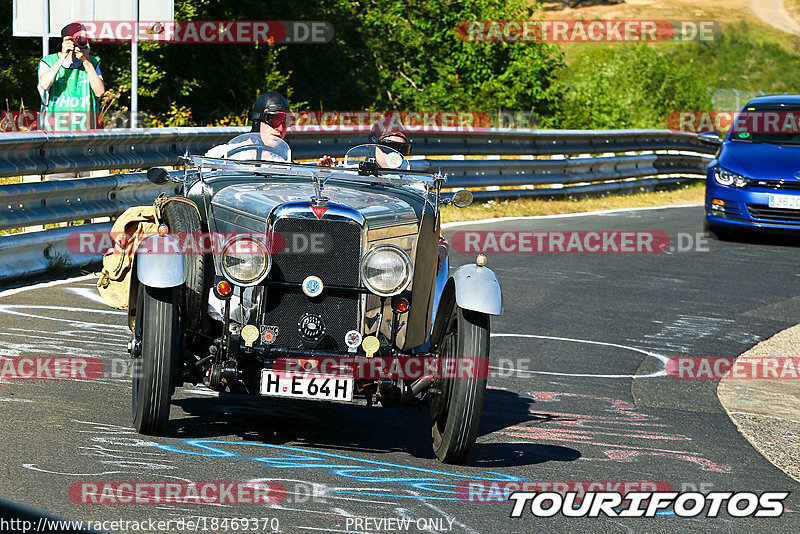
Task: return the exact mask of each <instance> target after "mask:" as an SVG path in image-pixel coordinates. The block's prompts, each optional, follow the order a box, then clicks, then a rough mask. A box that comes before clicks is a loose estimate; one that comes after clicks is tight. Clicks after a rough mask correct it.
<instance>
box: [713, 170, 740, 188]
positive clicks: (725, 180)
mask: <svg viewBox="0 0 800 534" xmlns="http://www.w3.org/2000/svg"><path fill="white" fill-rule="evenodd" d="M714 179H715V180H716V181H717V183H718V184H719V185H727V186H729V187H744V186H746V185H747V184H748V182H749V180H748V179H747V177H746V176H742V175H741V174H736V173H735V172H731V171H729V170H727V169H723V168H722V167H717V170H716V171H715V172H714Z"/></svg>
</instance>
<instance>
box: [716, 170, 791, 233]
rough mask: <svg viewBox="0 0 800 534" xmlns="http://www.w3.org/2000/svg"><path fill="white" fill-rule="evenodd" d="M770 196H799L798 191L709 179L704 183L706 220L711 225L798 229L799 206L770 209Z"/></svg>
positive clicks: (719, 226) (741, 227)
mask: <svg viewBox="0 0 800 534" xmlns="http://www.w3.org/2000/svg"><path fill="white" fill-rule="evenodd" d="M770 195H792V196H800V190H775V189H767V188H759V187H752V186H749V187H745V188H736V187H726V186H721V185H719V184H717V183H716V182H715V181H714V180H713V179H709V180H707V182H706V199H705V216H706V222H707V223H708V225H709V226H711V227H716V228H727V229H737V228H738V229H747V228H753V229H754V228H764V229H773V230H800V209H798V210H794V209H783V208H770V207H769V196H770ZM714 201H716V206H715V202H714ZM720 202H721V204H719V203H720Z"/></svg>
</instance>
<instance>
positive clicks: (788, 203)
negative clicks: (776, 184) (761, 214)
mask: <svg viewBox="0 0 800 534" xmlns="http://www.w3.org/2000/svg"><path fill="white" fill-rule="evenodd" d="M769 207H770V208H783V209H787V210H800V195H797V196H794V195H770V196H769Z"/></svg>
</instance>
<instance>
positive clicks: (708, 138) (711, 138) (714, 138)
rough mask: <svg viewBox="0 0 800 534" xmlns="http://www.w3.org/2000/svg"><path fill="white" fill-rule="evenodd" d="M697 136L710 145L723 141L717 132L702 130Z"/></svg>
mask: <svg viewBox="0 0 800 534" xmlns="http://www.w3.org/2000/svg"><path fill="white" fill-rule="evenodd" d="M697 138H698V139H699V140H700V141H701V142H703V143H706V144H708V145H719V144H721V143H722V139H721V138H720V136H719V133H717V132H700V133H698V134H697Z"/></svg>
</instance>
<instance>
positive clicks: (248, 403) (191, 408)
mask: <svg viewBox="0 0 800 534" xmlns="http://www.w3.org/2000/svg"><path fill="white" fill-rule="evenodd" d="M172 403H173V414H172V417H171V419H170V421H169V423H168V424H167V426H166V428H165V433H164V435H165V437H171V438H180V439H203V438H226V437H228V438H229V437H232V436H238V437H239V438H241V439H244V440H248V441H254V442H262V443H270V444H289V443H291V444H293V445H299V446H308V447H314V448H319V449H335V450H337V451H353V452H362V453H393V452H401V453H406V454H410V455H411V456H413V457H415V458H420V459H430V460H434V459H435V456H434V454H433V450H432V449H431V432H430V428H431V424H432V423H431V419H430V416H429V415H428V413H427V411H426V410H425V409H424V408H423V407H413V406H404V407H398V408H382V407H367V406H363V405H347V404H335V403H320V402H315V401H297V400H285V399H282V400H273V399H264V398H254V397H249V396H244V395H229V394H221V395H220V396H219V397H211V398H209V397H204V398H198V397H183V398H173V400H172ZM532 403H533V400H532V399H527V398H523V397H520V396H519V395H517V394H516V393H513V392H511V391H506V390H500V389H488V390H487V391H486V400H485V402H484V412H483V418H482V420H481V427H480V432H479V438H478V443H476V445H475V448H474V449H473V451H472V454H471V456H470V461H469V462H468V465H471V466H475V467H512V466H523V465H534V464H539V463H544V462H550V461H573V460H576V459H578V458H580V456H581V454H580V452H578V451H577V450H575V449H571V448H568V447H561V446H555V445H542V444H536V443H519V442H517V443H508V442H500V441H494V440H493V436H492V435H493V433H494V432H496V431H498V430H503V429H505V428H508V427H510V426H514V425H518V424H521V423H525V422H530V421H543V420H546V419H547V417H548V416H547V415H546V414H532V413H531V412H530V405H531V404H532ZM175 407H178V408H179V409H180V410H182V411H183V414H179V413H176V412H179V411H178V410H175V409H174V408H175ZM555 418H558V416H552V417H551V419H555Z"/></svg>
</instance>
